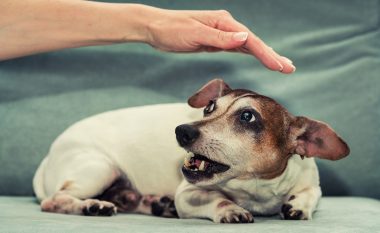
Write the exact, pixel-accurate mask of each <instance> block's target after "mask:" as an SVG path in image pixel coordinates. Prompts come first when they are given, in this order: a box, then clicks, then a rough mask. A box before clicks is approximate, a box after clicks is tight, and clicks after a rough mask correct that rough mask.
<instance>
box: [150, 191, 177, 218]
mask: <svg viewBox="0 0 380 233" xmlns="http://www.w3.org/2000/svg"><path fill="white" fill-rule="evenodd" d="M151 206H152V214H153V215H155V216H163V217H178V214H177V210H176V208H175V205H174V200H173V198H170V197H168V196H163V197H161V198H160V199H159V200H157V201H153V202H152V204H151Z"/></svg>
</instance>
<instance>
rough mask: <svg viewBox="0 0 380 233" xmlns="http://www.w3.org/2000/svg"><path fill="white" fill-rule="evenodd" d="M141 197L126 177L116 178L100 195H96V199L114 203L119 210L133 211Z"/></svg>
mask: <svg viewBox="0 0 380 233" xmlns="http://www.w3.org/2000/svg"><path fill="white" fill-rule="evenodd" d="M141 198H142V196H141V194H140V193H139V192H138V191H137V190H135V189H134V188H133V187H132V184H131V183H130V181H129V180H128V179H127V178H126V177H123V178H119V179H117V180H116V181H115V182H114V183H113V184H112V185H111V186H110V187H109V188H107V189H106V190H105V191H104V192H103V193H102V194H101V195H99V196H98V197H96V199H99V200H104V201H108V202H111V203H113V204H115V205H116V207H117V209H118V210H119V212H132V211H134V210H135V209H136V208H137V207H138V205H139V203H140V200H141Z"/></svg>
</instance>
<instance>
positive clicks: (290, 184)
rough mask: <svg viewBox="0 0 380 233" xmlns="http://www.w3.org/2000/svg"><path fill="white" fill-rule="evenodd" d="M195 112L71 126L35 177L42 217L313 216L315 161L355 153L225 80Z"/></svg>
mask: <svg viewBox="0 0 380 233" xmlns="http://www.w3.org/2000/svg"><path fill="white" fill-rule="evenodd" d="M188 105H190V106H191V107H192V108H190V107H189V106H188ZM188 105H187V104H184V103H181V104H160V105H152V106H142V107H133V108H127V109H121V110H115V111H110V112H106V113H102V114H99V115H96V116H92V117H89V118H87V119H84V120H82V121H80V122H78V123H76V124H74V125H72V126H71V127H69V128H68V129H67V130H66V131H65V132H63V133H62V134H61V135H60V136H59V137H58V138H57V139H56V140H55V141H54V142H53V144H52V145H51V148H50V150H49V153H48V155H47V157H45V158H44V160H43V161H42V163H41V164H40V166H39V168H38V169H37V171H36V174H35V177H34V179H33V187H34V191H35V194H36V196H37V198H38V200H39V201H40V205H41V209H42V211H47V212H54V213H65V214H78V215H87V216H111V215H114V214H115V213H116V212H124V213H141V214H150V215H155V216H163V217H180V218H207V219H210V220H212V221H214V222H216V223H251V222H254V219H253V216H254V215H275V214H280V215H281V216H282V218H283V219H291V220H307V219H312V214H313V212H314V211H315V209H316V206H317V203H318V200H319V198H320V197H321V188H320V185H319V175H318V169H317V166H316V163H315V160H314V157H317V158H321V159H329V160H338V159H341V158H343V157H345V156H347V155H348V154H349V147H348V146H347V144H346V143H345V142H344V141H343V140H342V139H341V138H340V137H339V136H338V135H337V134H336V133H335V132H334V131H333V129H332V128H331V127H330V126H328V125H327V124H325V123H323V122H320V121H316V120H312V119H309V118H306V117H302V116H293V115H292V114H290V113H289V112H288V111H287V110H286V109H285V108H284V107H282V106H281V105H280V104H278V103H277V102H276V101H275V100H273V99H271V98H269V97H266V96H263V95H260V94H258V93H256V92H253V91H249V90H244V89H231V88H230V87H229V86H228V85H227V84H226V83H225V82H224V81H223V80H221V79H214V80H212V81H210V82H208V83H207V84H206V85H205V86H203V87H202V88H201V89H200V90H199V91H198V92H197V93H195V94H194V95H193V96H192V97H190V98H189V99H188ZM202 108H204V109H203V111H202ZM184 123H185V124H184ZM181 171H182V172H181ZM181 173H182V174H181ZM173 199H174V200H173Z"/></svg>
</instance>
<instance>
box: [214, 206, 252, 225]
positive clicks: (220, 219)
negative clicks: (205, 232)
mask: <svg viewBox="0 0 380 233" xmlns="http://www.w3.org/2000/svg"><path fill="white" fill-rule="evenodd" d="M214 222H216V223H253V216H252V214H251V213H250V212H249V211H247V210H245V209H243V208H241V207H239V206H236V205H230V206H226V207H225V208H222V209H221V210H220V211H219V213H218V214H217V215H216V216H215V218H214Z"/></svg>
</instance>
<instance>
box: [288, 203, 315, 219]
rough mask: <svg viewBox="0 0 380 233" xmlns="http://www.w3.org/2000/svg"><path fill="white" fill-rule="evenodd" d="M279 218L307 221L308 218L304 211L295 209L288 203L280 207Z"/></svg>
mask: <svg viewBox="0 0 380 233" xmlns="http://www.w3.org/2000/svg"><path fill="white" fill-rule="evenodd" d="M281 216H282V218H283V219H285V220H308V219H310V217H309V216H308V215H307V212H306V211H305V210H301V209H297V208H295V207H293V206H292V205H291V204H290V203H285V204H283V205H282V207H281Z"/></svg>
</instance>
